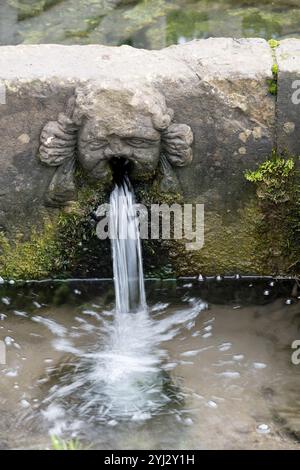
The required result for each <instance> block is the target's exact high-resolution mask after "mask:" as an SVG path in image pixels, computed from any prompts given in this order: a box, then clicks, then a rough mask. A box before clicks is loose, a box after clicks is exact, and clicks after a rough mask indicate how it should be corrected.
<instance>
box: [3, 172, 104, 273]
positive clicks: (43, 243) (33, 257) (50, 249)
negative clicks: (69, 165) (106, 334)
mask: <svg viewBox="0 0 300 470" xmlns="http://www.w3.org/2000/svg"><path fill="white" fill-rule="evenodd" d="M76 178H77V187H78V188H79V190H78V201H77V202H76V203H75V204H74V205H73V206H71V207H70V208H68V209H67V211H61V212H60V213H59V215H58V216H56V217H54V218H53V219H50V218H46V217H45V218H44V222H43V226H42V227H41V229H40V230H39V231H38V230H36V229H34V230H33V231H32V233H31V234H30V236H29V237H27V238H26V237H24V236H23V234H21V233H18V234H16V236H15V238H14V241H13V242H10V241H8V239H7V237H6V236H5V235H4V233H1V232H0V271H1V275H2V276H3V277H5V278H8V279H9V278H14V279H41V278H45V277H48V276H55V275H59V276H61V277H68V276H70V275H82V276H90V277H92V275H93V274H95V272H97V270H98V269H99V270H101V271H102V272H104V273H107V272H109V269H110V265H109V264H108V263H107V257H106V258H105V257H104V256H103V254H104V253H105V254H107V253H108V251H109V243H105V242H102V243H101V242H100V240H98V238H97V236H96V232H95V228H94V227H93V225H91V221H90V213H91V212H92V211H93V210H95V209H96V208H97V207H98V205H99V204H101V203H103V202H104V201H105V199H104V194H106V190H105V185H103V183H101V184H100V183H97V182H96V183H94V182H90V181H88V180H87V179H86V176H85V175H84V174H82V173H81V172H78V173H77V175H76ZM107 184H109V182H107Z"/></svg>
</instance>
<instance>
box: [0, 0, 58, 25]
mask: <svg viewBox="0 0 300 470" xmlns="http://www.w3.org/2000/svg"><path fill="white" fill-rule="evenodd" d="M62 2H64V0H31V1H30V0H29V1H28V0H8V3H9V5H10V6H12V7H14V8H16V10H17V12H18V19H19V21H24V20H26V19H29V18H32V17H34V16H37V15H39V14H41V13H42V12H43V11H46V10H48V9H49V8H51V7H53V6H54V5H57V4H58V3H62Z"/></svg>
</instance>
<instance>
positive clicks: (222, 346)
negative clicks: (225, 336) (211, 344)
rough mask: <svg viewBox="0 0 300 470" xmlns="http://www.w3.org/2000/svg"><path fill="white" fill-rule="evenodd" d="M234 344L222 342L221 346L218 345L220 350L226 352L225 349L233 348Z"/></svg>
mask: <svg viewBox="0 0 300 470" xmlns="http://www.w3.org/2000/svg"><path fill="white" fill-rule="evenodd" d="M231 346H232V344H231V343H222V344H220V346H219V347H218V349H219V351H221V352H225V351H229V349H230V348H231Z"/></svg>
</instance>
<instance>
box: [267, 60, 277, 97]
mask: <svg viewBox="0 0 300 470" xmlns="http://www.w3.org/2000/svg"><path fill="white" fill-rule="evenodd" d="M272 74H273V78H270V79H268V81H267V82H268V90H269V93H271V95H274V96H277V91H278V65H277V64H276V63H275V64H273V66H272Z"/></svg>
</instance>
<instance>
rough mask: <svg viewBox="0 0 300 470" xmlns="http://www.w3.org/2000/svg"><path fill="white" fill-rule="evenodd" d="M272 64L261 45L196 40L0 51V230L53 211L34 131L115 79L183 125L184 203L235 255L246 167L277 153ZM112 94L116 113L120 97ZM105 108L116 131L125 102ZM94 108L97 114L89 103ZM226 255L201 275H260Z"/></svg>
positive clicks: (246, 191) (246, 194)
mask: <svg viewBox="0 0 300 470" xmlns="http://www.w3.org/2000/svg"><path fill="white" fill-rule="evenodd" d="M272 64H273V58H272V51H271V49H270V47H269V46H268V44H267V43H266V41H264V40H261V39H239V40H235V39H229V38H226V39H209V40H199V41H193V42H191V43H187V44H185V45H181V46H172V47H170V48H167V49H163V50H161V51H145V50H139V49H134V48H131V47H129V46H122V47H120V48H112V47H105V46H69V47H68V46H67V47H66V46H57V45H51V46H50V45H41V46H17V47H2V48H0V83H1V84H2V85H4V86H5V89H6V103H5V104H2V105H0V141H1V147H0V167H1V173H0V185H1V186H0V188H1V192H0V226H1V227H2V228H3V229H4V230H5V231H6V232H8V233H9V232H11V233H13V232H14V230H15V229H17V228H20V229H21V231H22V232H26V231H28V230H27V228H28V227H32V224H33V225H34V226H36V227H38V228H39V226H40V224H41V221H40V220H42V217H43V216H44V214H45V213H46V214H50V216H51V214H53V211H54V213H55V211H57V209H49V208H45V205H44V202H45V193H46V191H47V188H48V187H49V184H50V182H51V180H52V178H53V175H54V172H55V167H52V168H51V167H48V166H46V165H43V164H42V163H41V161H40V159H39V158H38V150H39V147H40V135H41V132H42V129H43V128H44V126H45V125H46V124H47V123H48V122H49V121H52V122H57V120H58V119H59V115H60V113H66V110H67V107H68V102H69V100H70V97H73V96H75V94H76V92H77V91H78V90H79V89H80V90H82V89H84V88H85V87H89V88H90V89H93V86H94V84H95V83H98V84H100V85H101V83H106V84H108V87H109V83H110V82H111V83H113V82H114V81H116V80H117V81H118V83H119V84H120V86H121V88H122V86H124V89H126V87H127V88H128V84H130V88H131V89H136V90H137V91H139V90H140V91H141V93H143V89H144V88H145V87H147V89H150V90H151V89H152V90H155V93H159V94H160V95H161V96H162V97H163V98H164V99H165V101H166V106H167V108H168V109H172V110H173V111H174V117H173V124H184V125H187V126H189V127H190V128H191V130H192V132H193V135H194V142H193V161H192V163H191V164H190V165H188V166H186V167H185V168H178V169H176V174H177V177H178V179H179V181H180V184H181V190H182V194H183V197H184V201H185V202H201V203H202V202H204V203H205V206H206V213H207V215H208V218H210V219H211V220H213V219H214V218H215V216H216V217H217V218H218V221H219V222H218V225H217V227H216V228H215V231H214V226H210V227H209V229H208V230H209V239H210V241H211V242H213V239H214V238H216V239H217V238H218V237H219V232H220V230H224V233H227V234H228V235H227V236H226V238H228V240H227V241H230V243H229V246H228V250H227V255H228V253H230V252H232V250H233V249H234V250H237V251H238V250H239V246H236V245H237V241H235V231H236V226H237V224H238V223H239V220H240V219H239V217H240V215H239V214H240V211H241V209H243V207H244V203H246V202H247V201H248V200H249V198H251V195H252V189H251V188H250V187H249V186H247V183H246V181H245V178H244V170H245V169H252V168H255V167H256V166H257V164H259V163H261V162H262V161H264V160H265V159H266V157H267V156H269V155H270V153H271V151H272V148H273V147H274V146H275V99H274V97H272V96H271V95H270V94H269V92H268V84H267V81H268V80H269V79H271V78H272V71H271V69H272ZM122 84H123V85H122ZM113 89H114V87H112V92H111V94H110V100H111V105H113V104H114V106H115V105H116V103H117V102H118V100H119V99H120V95H119V94H118V93H117V92H114V91H113ZM108 95H109V94H108ZM145 99H147V98H146V97H145ZM122 106H123V107H124V110H123V108H122ZM107 107H108V108H107V109H106V115H107V116H108V117H109V119H110V120H112V121H113V122H114V120H115V119H116V118H117V120H118V124H119V125H121V124H122V119H123V113H125V108H126V103H125V102H124V105H122V101H121V102H120V106H119V107H120V109H119V111H118V116H116V115H115V116H114V115H111V116H110V113H109V107H110V101H109V100H108V101H107ZM94 108H95V109H94V111H93V112H94V113H95V114H97V113H98V114H99V113H100V114H101V109H97V103H95V107H94ZM112 108H113V106H112ZM114 109H117V107H116V106H115V107H114ZM127 111H128V110H127ZM127 111H126V112H127ZM125 114H126V113H125ZM125 114H124V115H125ZM154 114H155V112H154ZM172 114H173V113H172ZM100 117H101V116H100ZM133 120H134V119H133ZM100 121H101V120H100ZM124 123H125V118H124ZM173 124H172V125H173ZM144 125H145V126H146V124H144ZM119 127H120V126H119ZM186 129H188V127H186ZM50 139H51V136H50ZM46 140H47V139H46ZM162 141H163V140H162ZM173 150H174V147H173ZM26 226H28V227H27V228H26ZM230 237H231V239H230V240H229V238H230ZM238 243H239V244H240V246H241V245H242V243H240V241H239V242H238ZM248 243H250V244H251V239H249V241H247V242H246V244H248ZM217 251H218V250H217ZM227 255H226V257H227V260H229V261H228V262H227V261H226V263H220V262H219V261H218V260H217V259H215V258H213V256H212V260H211V269H210V268H209V263H208V262H207V263H205V267H206V269H207V271H209V270H212V269H213V270H217V269H218V266H220V268H221V269H222V271H227V272H229V271H230V272H231V271H233V270H238V269H239V268H241V269H242V270H243V271H247V272H251V271H252V272H254V271H258V269H257V267H256V263H255V260H254V262H253V261H252V259H251V260H250V259H248V258H247V259H246V260H245V256H248V255H245V253H242V251H241V252H240V263H239V262H238V261H236V260H235V261H233V262H232V263H231V262H230V258H231V257H230V256H227ZM205 256H206V259H207V256H208V254H206V255H205ZM251 256H252V255H251ZM200 258H201V257H200ZM200 265H201V261H200ZM245 266H246V268H245ZM195 269H198V267H197V266H196V267H195Z"/></svg>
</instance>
